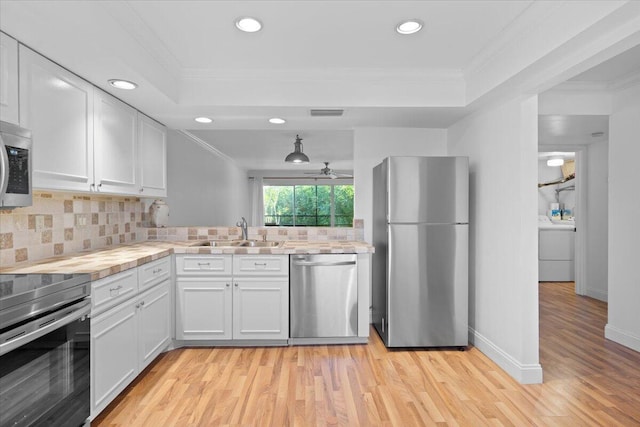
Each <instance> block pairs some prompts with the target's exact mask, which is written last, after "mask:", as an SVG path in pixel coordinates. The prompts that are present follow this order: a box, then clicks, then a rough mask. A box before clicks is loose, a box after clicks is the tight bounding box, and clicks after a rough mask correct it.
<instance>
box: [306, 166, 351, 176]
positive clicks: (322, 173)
mask: <svg viewBox="0 0 640 427" xmlns="http://www.w3.org/2000/svg"><path fill="white" fill-rule="evenodd" d="M323 163H324V167H323V168H322V169H320V172H305V174H307V175H314V176H315V177H316V178H331V179H336V178H353V175H351V174H348V173H338V172H335V171H334V170H333V169H331V168H330V167H329V162H323Z"/></svg>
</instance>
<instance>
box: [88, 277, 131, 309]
mask: <svg viewBox="0 0 640 427" xmlns="http://www.w3.org/2000/svg"><path fill="white" fill-rule="evenodd" d="M137 293H138V271H137V269H135V268H132V269H130V270H126V271H123V272H121V273H118V274H114V275H112V276H109V277H105V278H104V279H100V280H97V281H95V282H93V283H91V304H92V310H91V313H92V315H94V316H95V315H96V314H98V313H100V312H102V311H104V310H106V309H108V308H110V307H113V306H114V305H116V304H118V303H120V302H122V301H124V300H127V299H129V298H132V297H133V296H134V295H136V294H137Z"/></svg>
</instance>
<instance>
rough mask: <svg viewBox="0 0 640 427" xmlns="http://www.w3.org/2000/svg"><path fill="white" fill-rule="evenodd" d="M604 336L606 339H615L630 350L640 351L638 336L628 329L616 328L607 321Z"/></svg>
mask: <svg viewBox="0 0 640 427" xmlns="http://www.w3.org/2000/svg"><path fill="white" fill-rule="evenodd" d="M604 337H605V338H606V339H608V340H611V341H615V342H617V343H618V344H622V345H623V346H625V347H629V348H630V349H632V350H635V351H640V337H638V336H636V335H634V334H632V333H631V332H629V331H624V330H622V329H618V328H616V327H615V326H611V325H610V324H608V323H607V325H606V326H605V327H604Z"/></svg>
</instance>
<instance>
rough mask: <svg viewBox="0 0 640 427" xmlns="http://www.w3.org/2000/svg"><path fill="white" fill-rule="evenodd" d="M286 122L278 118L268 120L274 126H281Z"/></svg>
mask: <svg viewBox="0 0 640 427" xmlns="http://www.w3.org/2000/svg"><path fill="white" fill-rule="evenodd" d="M286 122H287V121H286V120H285V119H281V118H280V117H273V118H271V119H269V123H273V124H274V125H281V124H284V123H286Z"/></svg>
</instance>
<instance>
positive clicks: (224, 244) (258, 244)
mask: <svg viewBox="0 0 640 427" xmlns="http://www.w3.org/2000/svg"><path fill="white" fill-rule="evenodd" d="M282 244H283V242H262V241H258V240H203V241H199V242H196V243H194V244H193V245H191V246H212V247H217V248H238V247H245V248H246V247H253V248H279V247H280V246H282Z"/></svg>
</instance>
